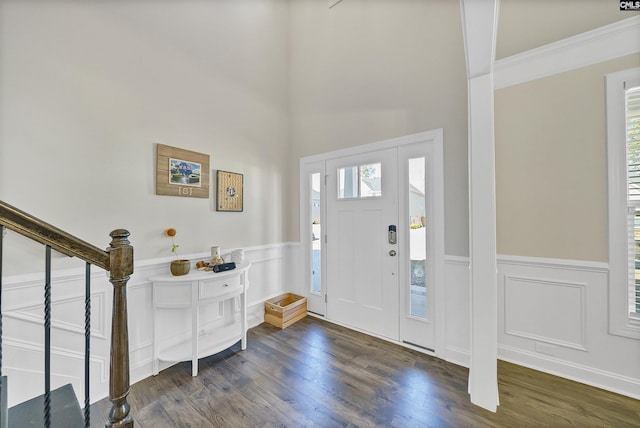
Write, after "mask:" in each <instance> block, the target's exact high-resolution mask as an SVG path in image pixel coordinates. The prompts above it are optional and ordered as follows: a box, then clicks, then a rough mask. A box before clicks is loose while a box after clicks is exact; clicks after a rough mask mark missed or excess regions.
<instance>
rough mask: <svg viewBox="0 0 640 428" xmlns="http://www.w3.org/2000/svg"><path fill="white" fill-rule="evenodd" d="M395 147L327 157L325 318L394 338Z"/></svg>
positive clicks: (396, 332) (396, 320)
mask: <svg viewBox="0 0 640 428" xmlns="http://www.w3.org/2000/svg"><path fill="white" fill-rule="evenodd" d="M397 153H398V151H397V149H396V148H393V149H385V150H379V151H374V152H368V153H365V154H360V155H354V156H347V157H341V158H339V159H333V160H328V161H327V163H326V173H327V187H326V189H327V190H326V192H327V198H326V201H327V244H326V246H327V252H326V254H327V269H326V276H327V278H326V289H327V318H329V319H330V320H332V321H336V322H339V323H341V324H345V325H347V326H351V327H354V328H357V329H360V330H363V331H367V332H370V333H373V334H376V335H379V336H383V337H387V338H390V339H393V340H398V339H399V316H398V308H399V306H398V298H399V289H398V284H399V283H398V260H399V258H398V256H397V254H398V252H399V249H398V244H396V243H392V242H390V241H392V240H390V233H389V231H390V229H393V230H395V231H396V234H397V226H398V171H397V168H398V161H397Z"/></svg>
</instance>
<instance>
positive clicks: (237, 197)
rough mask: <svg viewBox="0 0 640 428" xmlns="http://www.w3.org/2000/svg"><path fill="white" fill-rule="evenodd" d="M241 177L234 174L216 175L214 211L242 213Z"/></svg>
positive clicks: (223, 173)
mask: <svg viewBox="0 0 640 428" xmlns="http://www.w3.org/2000/svg"><path fill="white" fill-rule="evenodd" d="M242 181H243V176H242V174H237V173H235V172H228V171H218V172H217V174H216V184H217V191H216V211H238V212H239V211H242V199H243V186H242V185H243V183H242Z"/></svg>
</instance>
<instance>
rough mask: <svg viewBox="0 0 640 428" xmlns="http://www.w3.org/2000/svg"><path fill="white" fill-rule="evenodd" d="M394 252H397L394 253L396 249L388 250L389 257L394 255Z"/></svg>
mask: <svg viewBox="0 0 640 428" xmlns="http://www.w3.org/2000/svg"><path fill="white" fill-rule="evenodd" d="M396 254H398V253H396V250H390V251H389V255H390V256H391V257H393V256H395V255H396Z"/></svg>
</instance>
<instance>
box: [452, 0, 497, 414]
mask: <svg viewBox="0 0 640 428" xmlns="http://www.w3.org/2000/svg"><path fill="white" fill-rule="evenodd" d="M461 14H462V25H463V32H464V42H465V52H466V58H467V75H468V79H469V80H468V106H469V119H468V120H469V245H470V248H469V255H470V262H471V263H470V265H471V272H470V278H471V305H470V306H471V308H470V313H471V316H470V321H471V326H470V331H471V344H470V350H471V358H470V367H469V393H470V394H471V402H472V403H474V404H476V405H478V406H481V407H483V408H485V409H487V410H490V411H492V412H495V411H496V409H497V406H498V365H497V359H498V333H497V329H498V289H497V262H496V195H495V142H494V122H493V107H494V104H493V92H494V88H493V62H494V58H495V40H496V29H497V16H498V2H497V0H479V1H478V0H461Z"/></svg>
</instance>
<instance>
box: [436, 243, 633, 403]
mask: <svg viewBox="0 0 640 428" xmlns="http://www.w3.org/2000/svg"><path fill="white" fill-rule="evenodd" d="M468 270H469V259H468V258H466V257H454V256H447V257H446V259H445V272H446V278H445V281H446V282H445V286H446V299H447V303H446V310H447V314H446V322H447V326H446V327H447V328H446V331H447V337H446V341H447V353H446V359H447V360H448V361H450V362H453V363H456V364H459V365H463V366H466V367H468V361H469V325H468V323H469V315H468V308H469V295H470V291H471V290H470V284H469V274H468ZM608 271H609V269H608V265H607V264H606V263H597V262H584V261H574V260H559V259H544V258H534V257H519V256H504V255H500V256H498V358H500V359H501V360H505V361H509V362H512V363H515V364H519V365H522V366H526V367H530V368H533V369H536V370H540V371H543V372H547V373H551V374H554V375H557V376H561V377H565V378H568V379H572V380H575V381H578V382H582V383H586V384H589V385H593V386H596V387H599V388H602V389H606V390H609V391H613V392H617V393H620V394H623V395H627V396H630V397H633V398H637V399H640V364H639V363H638V362H639V361H640V341H638V340H634V339H629V338H625V337H621V336H615V335H611V334H609V332H608V312H607V311H608V305H607V291H608V280H609V277H608ZM465 311H467V312H466V313H465Z"/></svg>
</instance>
